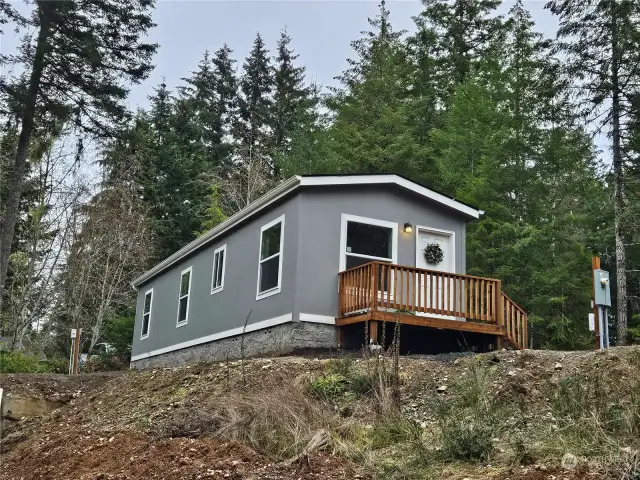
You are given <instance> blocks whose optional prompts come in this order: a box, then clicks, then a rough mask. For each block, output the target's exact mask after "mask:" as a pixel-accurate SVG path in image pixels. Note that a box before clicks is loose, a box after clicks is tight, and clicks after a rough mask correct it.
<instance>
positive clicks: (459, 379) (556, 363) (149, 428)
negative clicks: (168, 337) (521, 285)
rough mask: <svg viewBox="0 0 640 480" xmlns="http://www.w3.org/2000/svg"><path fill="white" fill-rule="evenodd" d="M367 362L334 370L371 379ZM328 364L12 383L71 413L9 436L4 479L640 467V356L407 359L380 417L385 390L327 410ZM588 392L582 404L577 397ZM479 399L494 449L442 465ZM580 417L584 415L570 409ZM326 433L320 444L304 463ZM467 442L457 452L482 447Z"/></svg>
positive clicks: (346, 398) (331, 400) (517, 475)
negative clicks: (395, 402) (396, 406)
mask: <svg viewBox="0 0 640 480" xmlns="http://www.w3.org/2000/svg"><path fill="white" fill-rule="evenodd" d="M332 362H333V363H332ZM371 362H372V360H368V361H364V360H360V359H356V360H355V361H354V363H353V365H350V366H342V367H340V368H343V370H344V371H342V374H344V375H345V376H347V377H348V376H349V375H353V378H354V379H355V378H361V377H362V376H363V375H364V374H369V373H367V372H370V368H371ZM334 367H335V361H328V360H319V359H314V358H302V357H283V358H274V359H258V360H251V361H247V362H245V364H244V365H242V364H241V362H231V363H220V364H214V365H197V366H192V367H184V368H175V369H159V370H150V371H143V372H134V371H132V372H126V373H124V374H121V375H117V376H114V377H105V376H102V377H100V376H96V377H95V379H94V380H88V381H85V382H84V383H83V384H82V387H81V388H76V385H74V384H70V383H68V382H69V380H68V379H66V377H63V376H60V377H56V376H49V377H47V379H46V380H44V379H43V382H42V383H38V381H37V379H36V378H35V377H31V378H28V376H24V377H22V378H21V377H20V376H11V377H8V376H5V377H3V378H0V386H1V387H3V388H5V389H7V390H8V391H9V392H12V393H13V394H17V393H19V392H22V393H26V392H28V393H29V394H32V395H45V396H49V397H51V396H54V397H56V398H64V399H65V401H66V403H65V405H64V406H62V407H61V408H59V409H57V410H55V411H54V412H52V413H51V414H47V415H43V416H42V417H41V418H38V419H35V420H25V421H23V422H19V423H18V424H17V425H14V426H13V427H12V429H11V431H10V432H9V436H8V437H7V438H5V440H4V442H3V443H4V445H3V453H2V454H0V479H6V480H9V479H11V480H13V479H39V478H42V479H131V480H133V479H200V478H203V479H204V478H220V479H223V478H231V479H256V480H257V479H289V478H291V479H316V478H317V479H330V480H331V479H343V478H344V479H352V478H363V479H366V478H390V479H394V478H397V479H400V478H452V479H458V480H463V479H465V478H466V479H483V478H494V479H501V480H505V479H507V478H510V479H512V480H515V479H524V478H526V479H532V480H533V479H536V480H537V479H546V480H550V479H552V478H555V479H556V480H561V479H567V480H573V479H578V478H594V479H595V478H603V479H604V478H612V479H613V478H640V461H639V462H638V468H639V470H638V472H639V473H638V475H639V476H638V477H632V476H628V477H623V475H626V473H624V472H629V471H632V470H630V467H629V465H632V464H633V461H635V460H628V459H627V457H629V458H634V455H636V454H635V452H636V450H638V449H640V438H638V439H636V440H634V438H635V437H634V433H633V432H636V430H633V428H636V427H635V425H636V424H635V423H633V422H636V421H637V426H638V428H639V429H638V430H637V431H638V432H640V396H639V397H638V400H639V401H638V405H637V407H638V409H637V412H636V410H634V408H635V406H634V405H635V404H633V401H634V400H633V399H634V398H635V397H634V395H635V393H636V390H635V389H636V388H638V387H637V385H640V348H633V347H629V348H624V349H612V350H610V351H609V352H601V353H593V352H542V351H540V352H530V351H525V352H511V351H503V352H498V353H494V354H484V355H477V356H455V355H444V356H435V357H405V358H401V359H400V367H399V377H400V413H399V414H395V413H390V412H389V411H386V412H380V408H379V404H380V402H381V399H380V398H381V397H380V396H379V395H376V394H369V393H367V394H358V393H354V391H355V390H349V389H345V388H343V389H342V390H339V391H338V393H335V392H334V391H333V390H327V391H329V392H330V393H331V395H328V396H327V397H326V398H324V397H323V398H319V397H318V395H317V391H318V385H320V386H323V387H322V388H324V385H325V383H322V382H325V381H326V382H328V384H329V385H330V387H331V388H333V384H332V383H331V381H334V380H335V378H338V377H340V378H342V377H341V376H340V375H342V374H340V375H338V374H335V373H333V372H334V371H333V370H331V371H329V368H334ZM86 377H87V378H90V377H88V376H86ZM349 378H351V377H349ZM318 379H320V380H321V381H320V382H319V381H318ZM470 379H471V380H473V381H470ZM593 379H595V380H593ZM75 381H77V380H75ZM340 381H342V380H340ZM71 382H73V380H72V381H71ZM351 382H352V383H353V384H355V380H352V381H351ZM579 382H585V383H579ZM594 382H596V383H594ZM38 385H40V386H38ZM339 385H342V384H339ZM576 385H577V387H576ZM583 385H584V388H583ZM594 385H596V387H597V388H593V386H594ZM310 386H313V388H311V387H310ZM469 386H471V387H469ZM341 388H342V387H341ZM571 388H575V389H574V390H567V389H571ZM314 389H315V390H314ZM58 391H59V392H61V395H58V394H57V393H56V392H58ZM323 391H324V390H323ZM314 392H315V393H314ZM576 392H578V394H576ZM580 392H586V393H584V395H585V398H574V397H579V396H580V395H581V393H580ZM594 392H597V393H594ZM637 393H638V394H640V388H638V390H637ZM476 397H478V398H480V400H478V402H480V403H482V404H483V405H484V404H486V410H482V411H483V412H488V413H486V415H489V416H491V417H492V418H493V417H495V422H493V423H491V433H490V436H489V441H490V443H491V445H490V446H489V447H490V448H489V450H488V451H489V452H490V453H489V454H488V455H487V456H485V457H477V458H475V459H474V458H471V459H470V460H465V459H455V458H453V459H452V458H449V457H446V456H445V455H444V453H443V452H445V451H446V450H447V442H446V438H444V435H443V432H444V431H445V430H444V429H445V428H447V424H446V422H443V420H442V415H445V413H443V412H445V411H446V406H447V404H450V405H454V404H455V405H460V406H461V407H460V408H462V406H465V405H467V404H469V405H471V403H473V402H476V400H475V399H476ZM574 400H575V402H574ZM456 402H457V403H456ZM464 402H467V403H464ZM469 402H471V403H469ZM594 402H595V403H602V408H601V409H600V407H598V405H595V403H594ZM565 404H566V405H565ZM474 405H475V404H474ZM585 405H586V407H585ZM443 406H444V407H443ZM591 406H593V408H594V409H595V410H594V411H593V412H591V411H590V408H591ZM614 407H615V408H614ZM443 408H444V410H443ZM464 408H467V407H466V406H465V407H464ZM483 408H484V407H483ZM579 408H584V410H585V411H584V412H583V413H584V415H582V416H580V417H578V416H576V415H574V414H573V413H572V411H573V410H576V409H579ZM572 409H573V410H572ZM609 410H611V411H613V412H614V413H615V415H617V416H615V417H611V418H613V420H612V422H613V421H614V420H615V421H616V422H617V421H618V419H620V420H619V421H620V422H622V423H620V425H618V424H617V423H616V424H615V425H613V423H612V425H611V426H608V425H602V426H601V427H600V428H601V429H602V432H601V433H598V432H596V433H594V434H593V436H591V433H587V435H586V436H585V432H591V431H592V425H591V424H590V423H589V424H588V423H584V422H587V421H588V419H589V418H591V417H593V416H594V415H595V413H598V412H601V411H602V412H609ZM466 411H467V410H465V412H466ZM469 411H471V410H469ZM594 412H595V413H594ZM446 415H450V413H447V414H446ZM598 415H600V413H598ZM607 415H608V413H607ZM636 415H637V418H636ZM561 416H562V417H561ZM564 417H566V419H564ZM451 418H453V417H451ZM597 418H599V419H600V418H605V417H603V416H598V417H597ZM606 418H609V417H606ZM584 419H586V420H584ZM463 420H464V422H463V423H462V424H463V425H466V424H467V423H471V424H473V423H474V422H476V423H477V424H478V425H484V423H483V420H482V419H477V418H472V417H469V418H465V419H463ZM565 420H566V421H565ZM583 423H584V425H583ZM578 427H580V428H578ZM582 427H585V428H582ZM325 431H326V432H328V433H327V436H326V437H327V439H326V440H327V441H326V442H324V443H323V445H322V446H321V448H319V449H317V450H313V451H312V452H311V453H310V454H309V455H301V456H300V455H299V454H300V453H301V452H305V448H306V447H307V444H308V442H309V440H310V439H311V438H313V437H314V435H317V434H318V432H325ZM479 431H482V430H479ZM452 432H456V430H452ZM465 432H466V433H465ZM629 432H631V433H629ZM463 433H464V434H465V435H467V434H468V433H469V432H468V431H466V430H464V432H463ZM471 433H472V434H473V435H471V436H470V437H469V438H471V440H469V439H468V438H466V437H465V438H463V439H462V440H463V442H464V441H475V439H476V437H478V435H476V434H475V433H474V431H473V429H472V431H471ZM451 435H453V434H451ZM609 439H614V440H609ZM594 442H597V443H598V445H600V443H603V442H604V443H607V442H608V443H607V445H606V448H605V447H602V448H599V447H598V448H596V447H593V446H592V445H593V443H594ZM485 443H486V442H485ZM460 445H463V446H465V445H467V444H466V443H461V444H460ZM473 446H474V445H472V446H471V447H473ZM471 447H470V448H471ZM465 448H466V447H465ZM567 455H572V457H566V456H567ZM298 456H299V457H300V458H299V459H296V460H295V461H293V460H294V457H296V458H297V457H298ZM563 457H565V459H564V460H563ZM566 458H569V459H571V458H575V462H569V463H567V461H566ZM287 460H289V461H287ZM618 463H620V464H624V465H623V466H622V467H620V469H618V470H615V472H617V473H610V472H613V471H614V470H613V469H612V468H613V467H611V465H614V464H615V465H618ZM632 467H633V465H632ZM616 468H617V467H616ZM633 468H635V467H633ZM620 472H623V473H620ZM616 475H617V476H616Z"/></svg>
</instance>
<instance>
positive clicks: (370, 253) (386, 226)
mask: <svg viewBox="0 0 640 480" xmlns="http://www.w3.org/2000/svg"><path fill="white" fill-rule="evenodd" d="M397 231H398V224H397V223H393V222H385V221H383V220H376V219H373V218H364V217H357V216H354V215H347V214H342V230H341V235H340V244H341V246H340V248H341V252H340V270H341V271H342V270H347V269H349V268H354V267H357V266H359V265H364V264H365V263H369V262H374V261H377V262H389V263H396V256H397V245H396V238H397Z"/></svg>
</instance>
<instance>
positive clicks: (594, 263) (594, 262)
mask: <svg viewBox="0 0 640 480" xmlns="http://www.w3.org/2000/svg"><path fill="white" fill-rule="evenodd" d="M599 269H600V257H598V256H595V257H593V258H592V259H591V284H592V285H591V305H592V308H593V318H594V321H593V331H594V333H595V347H596V350H600V319H599V318H598V306H597V305H596V290H595V289H596V270H599Z"/></svg>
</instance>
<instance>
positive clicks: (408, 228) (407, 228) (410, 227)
mask: <svg viewBox="0 0 640 480" xmlns="http://www.w3.org/2000/svg"><path fill="white" fill-rule="evenodd" d="M404 231H405V232H406V233H411V232H412V231H413V225H411V224H410V223H409V222H407V223H405V224H404Z"/></svg>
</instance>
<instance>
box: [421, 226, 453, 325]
mask: <svg viewBox="0 0 640 480" xmlns="http://www.w3.org/2000/svg"><path fill="white" fill-rule="evenodd" d="M434 244H435V245H438V246H439V247H440V248H441V249H442V253H443V255H442V261H441V262H439V263H429V262H428V261H427V259H426V258H425V254H424V250H425V248H428V247H429V245H434ZM416 267H417V268H424V269H427V270H436V271H439V272H449V273H455V244H454V234H453V232H447V231H442V230H436V229H430V228H426V227H417V228H416ZM431 282H434V285H433V289H434V292H433V295H432V294H431V290H432V285H431ZM445 282H446V280H445V279H443V278H438V277H432V276H430V275H426V274H423V273H419V274H418V282H417V283H418V285H420V287H421V291H420V295H418V298H417V302H418V303H419V305H420V306H421V307H425V308H435V309H439V310H442V309H448V310H453V296H452V295H451V292H452V291H453V280H449V282H450V283H451V285H449V287H450V288H445V287H446V283H445ZM425 287H426V289H425ZM425 290H426V292H427V295H426V297H425V295H424V292H425ZM443 290H444V291H443ZM416 293H417V292H416ZM447 296H448V297H449V298H447ZM432 297H433V298H432ZM432 303H433V305H432ZM418 315H429V316H437V317H440V318H447V319H454V318H455V317H453V316H449V315H434V314H432V313H418Z"/></svg>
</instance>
